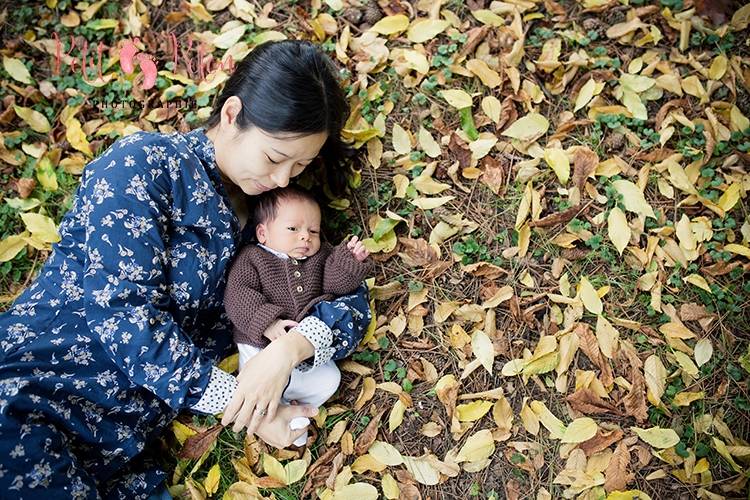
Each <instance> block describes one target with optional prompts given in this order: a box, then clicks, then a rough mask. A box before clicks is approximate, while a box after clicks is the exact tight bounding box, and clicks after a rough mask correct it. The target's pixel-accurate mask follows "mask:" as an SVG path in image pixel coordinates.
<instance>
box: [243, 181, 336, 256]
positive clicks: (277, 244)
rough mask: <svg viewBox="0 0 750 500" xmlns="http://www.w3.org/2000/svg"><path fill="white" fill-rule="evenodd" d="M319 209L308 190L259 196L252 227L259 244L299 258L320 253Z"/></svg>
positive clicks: (289, 188)
mask: <svg viewBox="0 0 750 500" xmlns="http://www.w3.org/2000/svg"><path fill="white" fill-rule="evenodd" d="M320 219H321V216H320V207H319V206H318V203H317V202H316V201H315V199H314V198H313V197H312V196H311V195H310V193H308V192H307V191H306V190H304V189H302V188H300V187H298V186H287V187H284V188H276V189H272V190H271V191H266V192H265V193H262V194H261V195H260V196H258V197H257V202H256V205H255V210H254V211H253V221H252V224H253V225H254V226H255V236H256V237H257V238H258V242H259V243H262V244H263V245H265V246H267V247H268V248H270V249H271V250H276V251H277V252H281V253H285V254H287V255H288V256H289V257H293V258H296V259H299V258H301V257H312V256H313V255H315V254H316V253H318V250H320Z"/></svg>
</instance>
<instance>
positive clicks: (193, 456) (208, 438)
mask: <svg viewBox="0 0 750 500" xmlns="http://www.w3.org/2000/svg"><path fill="white" fill-rule="evenodd" d="M223 428H224V426H223V425H215V426H213V427H209V428H208V429H207V430H205V431H203V432H199V433H197V434H193V435H191V436H188V437H187V439H186V440H185V442H184V443H183V445H182V448H180V451H178V452H177V454H176V455H175V456H176V457H177V458H179V459H181V460H197V459H199V458H200V457H201V456H202V455H203V454H204V453H205V452H206V451H208V449H209V448H210V447H211V446H212V445H213V444H214V442H216V436H218V435H219V433H220V432H221V430H222V429H223Z"/></svg>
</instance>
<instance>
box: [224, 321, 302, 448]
mask: <svg viewBox="0 0 750 500" xmlns="http://www.w3.org/2000/svg"><path fill="white" fill-rule="evenodd" d="M314 354H315V348H314V347H313V345H312V344H311V343H310V341H309V340H307V339H306V338H305V337H303V336H302V335H301V334H300V333H298V332H296V331H291V332H289V333H287V334H286V335H284V336H282V337H280V338H279V339H277V340H275V341H274V342H271V343H270V344H269V345H268V347H266V348H265V349H263V350H262V351H261V352H259V353H258V354H256V355H255V356H253V357H252V358H251V359H250V360H249V361H248V362H247V363H245V366H243V367H242V371H240V374H239V375H238V376H237V382H238V387H237V390H236V391H235V393H234V396H233V397H232V400H231V401H230V402H229V404H228V405H227V407H226V408H225V409H224V417H223V418H222V419H221V423H222V424H223V425H225V426H228V425H229V424H230V423H231V422H233V421H234V426H233V427H232V428H233V430H234V431H235V432H239V431H240V430H242V428H244V427H247V432H249V433H254V432H255V431H256V430H257V429H258V426H259V425H260V424H261V422H265V423H270V422H272V421H273V420H274V418H275V417H276V409H277V408H278V406H279V400H280V399H281V395H282V394H283V392H284V388H285V387H286V384H287V382H288V380H289V375H290V374H291V373H292V370H293V369H294V367H295V366H296V365H297V363H299V362H300V361H302V360H304V359H307V358H309V357H310V356H313V355H314ZM287 424H288V422H287Z"/></svg>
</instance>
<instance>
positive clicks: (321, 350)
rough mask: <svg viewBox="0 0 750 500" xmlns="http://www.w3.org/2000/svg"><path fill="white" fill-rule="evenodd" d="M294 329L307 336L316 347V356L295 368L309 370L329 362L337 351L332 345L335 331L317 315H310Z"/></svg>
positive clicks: (302, 370)
mask: <svg viewBox="0 0 750 500" xmlns="http://www.w3.org/2000/svg"><path fill="white" fill-rule="evenodd" d="M294 330H296V331H298V332H299V333H301V334H302V336H303V337H305V338H306V339H307V340H309V341H310V343H311V344H312V345H313V347H314V348H315V357H314V358H309V359H306V360H304V361H302V362H300V363H299V364H298V365H297V366H296V367H295V368H297V369H298V370H299V371H301V372H309V371H311V370H314V369H315V368H317V367H319V366H320V365H323V364H325V363H327V362H328V361H329V360H330V359H331V358H332V357H333V354H334V353H335V352H336V349H335V348H333V347H331V344H333V332H332V331H331V328H330V327H329V326H328V325H326V324H325V323H324V322H323V321H321V320H320V319H319V318H316V317H315V316H308V317H306V318H305V319H303V320H302V321H300V322H299V324H298V325H297V326H295V327H294Z"/></svg>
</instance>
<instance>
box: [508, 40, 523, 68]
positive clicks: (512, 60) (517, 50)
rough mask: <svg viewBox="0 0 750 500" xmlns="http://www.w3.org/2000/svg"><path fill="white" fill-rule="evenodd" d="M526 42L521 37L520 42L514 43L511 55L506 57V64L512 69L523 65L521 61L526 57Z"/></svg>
mask: <svg viewBox="0 0 750 500" xmlns="http://www.w3.org/2000/svg"><path fill="white" fill-rule="evenodd" d="M524 42H525V39H524V37H521V38H519V39H518V40H516V41H515V42H514V43H513V48H512V49H511V51H510V53H509V54H507V55H506V56H505V62H506V63H507V64H508V66H510V67H511V68H515V67H517V66H518V65H519V64H521V61H522V60H523V56H524V55H526V51H525V50H524V48H523V45H524Z"/></svg>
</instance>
